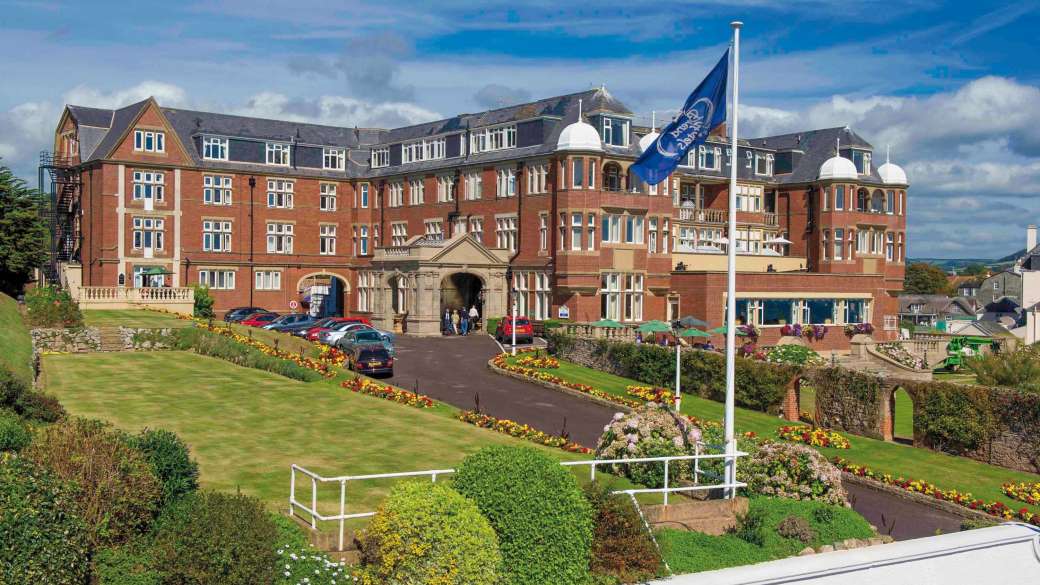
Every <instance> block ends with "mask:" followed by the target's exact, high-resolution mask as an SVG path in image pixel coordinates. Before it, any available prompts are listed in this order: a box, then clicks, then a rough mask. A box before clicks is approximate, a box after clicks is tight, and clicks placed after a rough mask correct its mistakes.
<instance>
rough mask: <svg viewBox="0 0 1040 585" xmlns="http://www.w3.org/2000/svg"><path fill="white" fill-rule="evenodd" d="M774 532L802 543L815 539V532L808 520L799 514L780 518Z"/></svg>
mask: <svg viewBox="0 0 1040 585" xmlns="http://www.w3.org/2000/svg"><path fill="white" fill-rule="evenodd" d="M814 518H815V516H814ZM776 533H777V534H779V535H780V536H783V537H784V538H794V539H796V540H798V541H800V542H802V543H803V544H809V543H810V542H812V541H813V540H815V539H816V532H815V531H814V530H813V529H812V526H810V525H809V521H808V520H806V519H805V518H802V517H801V516H788V517H786V518H784V519H783V520H781V521H780V524H777V526H776Z"/></svg>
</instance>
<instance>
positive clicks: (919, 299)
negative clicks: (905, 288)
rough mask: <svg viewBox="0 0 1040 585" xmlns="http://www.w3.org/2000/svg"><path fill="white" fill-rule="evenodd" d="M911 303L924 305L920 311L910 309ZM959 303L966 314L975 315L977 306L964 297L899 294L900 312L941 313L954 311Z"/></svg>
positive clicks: (912, 313) (910, 313) (907, 313)
mask: <svg viewBox="0 0 1040 585" xmlns="http://www.w3.org/2000/svg"><path fill="white" fill-rule="evenodd" d="M911 305H923V306H922V307H921V310H920V311H917V312H914V311H911V310H910V306H911ZM951 305H957V306H958V307H960V309H961V311H962V312H963V313H964V314H966V315H974V314H975V307H974V306H972V304H971V302H970V301H968V300H967V299H965V298H963V297H948V296H946V295H899V312H900V313H901V314H906V315H914V314H916V315H940V314H945V313H950V312H953V309H954V307H952V306H951Z"/></svg>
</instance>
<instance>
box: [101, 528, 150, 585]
mask: <svg viewBox="0 0 1040 585" xmlns="http://www.w3.org/2000/svg"><path fill="white" fill-rule="evenodd" d="M150 544H151V543H150V541H149V539H142V541H141V542H134V543H131V544H127V545H124V546H119V547H110V548H103V549H100V550H98V551H97V553H95V554H94V577H95V579H96V580H97V585H161V584H162V576H161V575H160V574H159V572H158V571H157V570H156V569H155V559H154V557H153V556H152V550H151V548H149V546H150Z"/></svg>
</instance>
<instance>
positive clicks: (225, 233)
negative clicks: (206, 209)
mask: <svg viewBox="0 0 1040 585" xmlns="http://www.w3.org/2000/svg"><path fill="white" fill-rule="evenodd" d="M202 249H203V251H206V252H230V251H231V222H230V221H225V220H216V219H205V220H203V221H202Z"/></svg>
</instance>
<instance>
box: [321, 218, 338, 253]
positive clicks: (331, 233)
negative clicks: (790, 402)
mask: <svg viewBox="0 0 1040 585" xmlns="http://www.w3.org/2000/svg"><path fill="white" fill-rule="evenodd" d="M318 253H319V254H321V255H322V256H332V255H335V254H336V225H335V224H331V223H323V224H321V225H319V226H318Z"/></svg>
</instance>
